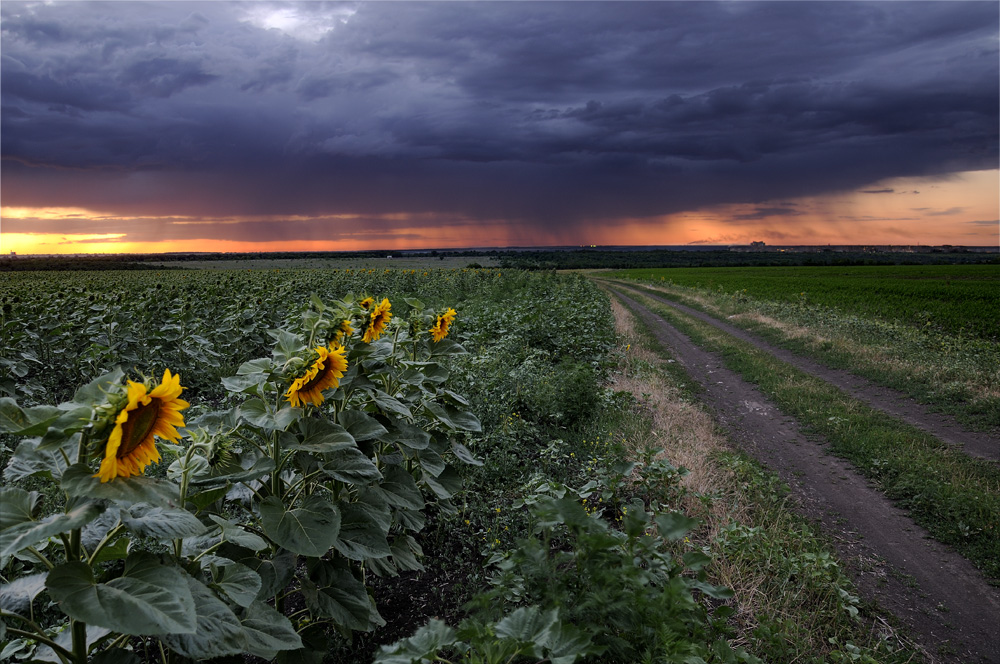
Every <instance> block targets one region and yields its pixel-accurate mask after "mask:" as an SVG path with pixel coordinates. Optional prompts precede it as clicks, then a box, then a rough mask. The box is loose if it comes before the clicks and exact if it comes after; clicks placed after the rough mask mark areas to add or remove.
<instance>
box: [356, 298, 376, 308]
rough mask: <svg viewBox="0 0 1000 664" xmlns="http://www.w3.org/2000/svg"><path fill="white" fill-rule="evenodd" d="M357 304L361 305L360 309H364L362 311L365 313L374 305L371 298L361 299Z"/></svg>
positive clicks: (373, 299) (373, 300)
mask: <svg viewBox="0 0 1000 664" xmlns="http://www.w3.org/2000/svg"><path fill="white" fill-rule="evenodd" d="M358 304H360V305H361V308H362V309H364V310H366V311H367V310H369V309H371V308H372V305H373V304H375V298H373V297H366V298H365V299H363V300H361V301H360V302H358Z"/></svg>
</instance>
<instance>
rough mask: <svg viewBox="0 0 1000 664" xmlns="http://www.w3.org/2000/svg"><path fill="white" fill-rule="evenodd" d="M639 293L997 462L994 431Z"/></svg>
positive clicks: (999, 446)
mask: <svg viewBox="0 0 1000 664" xmlns="http://www.w3.org/2000/svg"><path fill="white" fill-rule="evenodd" d="M607 283H613V284H614V285H615V286H616V287H618V288H623V289H625V290H628V291H629V292H632V293H635V292H637V291H635V290H634V289H632V288H629V287H628V286H626V285H625V284H623V283H621V282H607ZM642 294H643V295H644V296H646V297H649V298H651V299H654V300H656V301H657V302H660V303H662V304H665V305H667V306H669V307H673V308H674V309H677V310H678V311H681V312H683V313H685V314H687V315H689V316H691V317H693V318H697V319H698V320H700V321H702V322H705V323H708V324H709V325H712V326H714V327H716V328H718V329H720V330H722V331H723V332H725V333H727V334H730V335H732V336H734V337H736V338H737V339H740V340H741V341H746V342H747V343H750V344H753V345H754V346H756V347H757V348H759V349H760V350H763V351H766V352H768V353H770V354H771V355H774V356H775V357H777V358H778V359H779V360H781V361H782V362H787V363H788V364H791V365H792V366H794V367H795V368H797V369H800V370H802V371H804V372H806V373H808V374H811V375H813V376H815V377H817V378H821V379H823V380H825V381H826V382H828V383H830V384H831V385H834V386H836V387H838V388H840V389H841V390H843V391H844V392H846V393H847V394H849V395H851V396H852V397H854V398H855V399H857V400H859V401H862V402H864V403H866V404H868V405H869V406H871V407H872V408H874V409H876V410H881V411H882V412H885V413H889V414H890V415H894V416H895V417H898V418H899V419H901V420H903V421H904V422H906V423H908V424H912V425H913V426H915V427H917V428H918V429H923V430H924V431H926V432H928V433H930V434H932V435H933V436H934V437H935V438H937V439H938V440H940V441H941V442H943V443H946V444H948V445H953V446H958V447H960V448H961V449H962V451H963V452H965V453H966V454H969V455H970V456H976V457H979V458H983V459H989V460H991V461H1000V439H998V438H997V437H996V435H995V434H990V433H984V432H979V431H969V430H967V429H965V428H963V427H962V425H961V424H959V423H958V421H957V420H956V419H955V418H954V417H951V416H950V415H945V414H943V413H933V412H931V411H930V410H928V409H927V408H926V407H925V406H923V405H921V404H919V403H917V402H916V401H914V400H913V399H911V398H910V397H909V396H907V395H905V394H903V393H901V392H897V391H896V390H893V389H890V388H888V387H882V386H881V385H876V384H875V383H872V382H871V381H869V380H867V379H865V378H861V377H860V376H856V375H854V374H852V373H850V372H848V371H844V370H842V369H831V368H830V367H828V366H826V365H823V364H820V363H819V362H816V361H814V360H811V359H809V358H806V357H803V356H801V355H796V354H795V353H793V352H791V351H789V350H786V349H784V348H779V347H778V346H774V345H772V344H770V343H768V342H766V341H764V340H763V339H761V338H760V337H756V336H754V335H752V334H750V333H749V332H747V331H746V330H743V329H740V328H738V327H736V326H734V325H730V324H729V323H726V322H724V321H721V320H719V319H717V318H713V317H712V316H710V315H708V314H706V313H705V312H703V311H699V310H697V309H692V308H691V307H689V306H686V305H683V304H679V303H677V302H674V301H672V300H669V299H667V298H665V297H661V296H659V295H654V294H652V293H646V292H644V293H642Z"/></svg>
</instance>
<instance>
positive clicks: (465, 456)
mask: <svg viewBox="0 0 1000 664" xmlns="http://www.w3.org/2000/svg"><path fill="white" fill-rule="evenodd" d="M451 451H452V452H454V453H455V456H457V457H458V458H459V460H461V461H464V462H465V463H467V464H469V465H472V466H481V465H483V462H482V461H480V460H479V459H477V458H476V457H475V455H474V454H473V453H472V451H471V450H470V449H469V448H468V447H466V446H465V445H463V444H462V443H459V442H457V441H452V442H451Z"/></svg>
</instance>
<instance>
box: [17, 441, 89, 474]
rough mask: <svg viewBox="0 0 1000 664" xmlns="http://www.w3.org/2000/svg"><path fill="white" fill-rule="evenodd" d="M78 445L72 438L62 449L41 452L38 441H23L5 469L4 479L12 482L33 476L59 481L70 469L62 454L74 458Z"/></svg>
mask: <svg viewBox="0 0 1000 664" xmlns="http://www.w3.org/2000/svg"><path fill="white" fill-rule="evenodd" d="M76 443H77V441H76V440H74V439H72V438H71V439H70V440H68V441H66V444H65V445H63V446H62V447H61V448H57V449H48V450H39V449H38V440H37V439H29V440H24V441H21V443H20V444H19V445H18V446H17V449H16V450H15V451H14V458H13V459H12V460H11V462H10V464H8V465H7V468H6V469H4V473H3V476H4V479H6V480H8V481H10V482H16V481H18V480H22V479H25V478H26V477H32V476H41V477H51V478H53V479H59V477H60V476H61V475H62V474H63V471H65V470H66V468H67V467H68V464H67V463H66V458H65V457H64V456H63V455H62V452H65V453H66V454H67V455H68V456H69V458H70V459H72V458H74V457H75V456H76V448H77V445H76Z"/></svg>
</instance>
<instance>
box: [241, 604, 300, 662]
mask: <svg viewBox="0 0 1000 664" xmlns="http://www.w3.org/2000/svg"><path fill="white" fill-rule="evenodd" d="M240 622H241V623H242V624H243V638H244V643H245V647H246V650H247V652H249V653H250V654H251V655H257V656H258V657H262V658H264V659H267V660H273V659H274V656H275V654H276V653H277V651H279V650H295V649H298V648H301V647H302V638H301V637H299V635H298V634H297V633H296V632H295V628H294V627H293V626H292V623H291V622H290V621H289V620H288V618H286V617H285V616H283V615H281V614H280V613H278V612H277V611H275V610H274V609H273V608H271V607H270V606H268V605H267V604H264V603H263V602H254V603H253V604H251V605H250V606H249V608H248V609H247V612H246V615H245V616H243V618H242V619H241V620H240Z"/></svg>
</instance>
